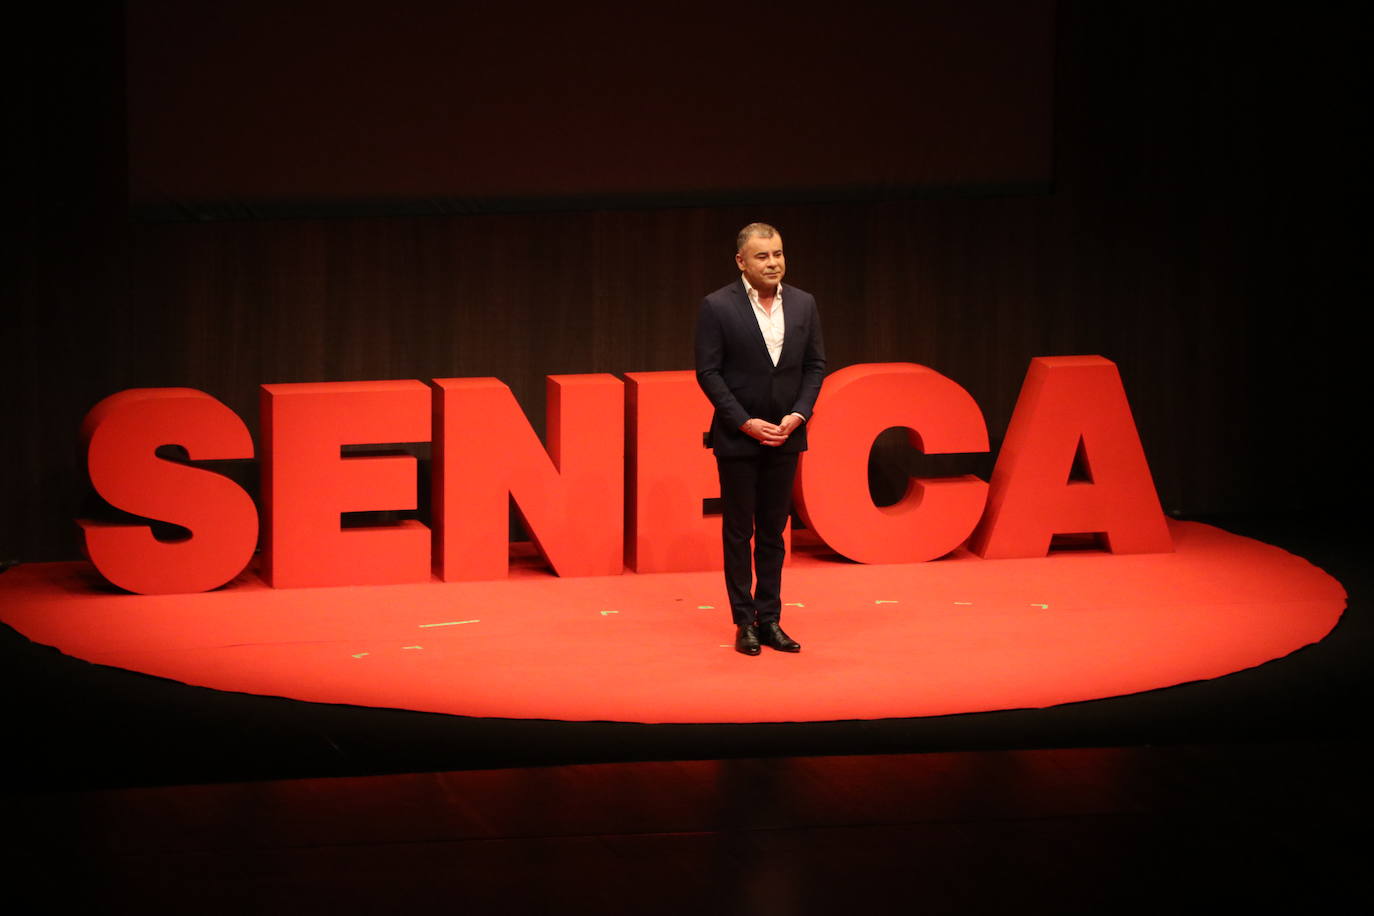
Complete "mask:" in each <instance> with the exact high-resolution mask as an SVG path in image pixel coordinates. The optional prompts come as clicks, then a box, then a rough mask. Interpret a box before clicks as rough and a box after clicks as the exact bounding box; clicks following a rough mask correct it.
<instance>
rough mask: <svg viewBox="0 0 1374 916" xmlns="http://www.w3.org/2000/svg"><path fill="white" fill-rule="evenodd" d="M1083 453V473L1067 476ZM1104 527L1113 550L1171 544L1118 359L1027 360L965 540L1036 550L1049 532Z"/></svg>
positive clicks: (983, 549) (997, 550)
mask: <svg viewBox="0 0 1374 916" xmlns="http://www.w3.org/2000/svg"><path fill="white" fill-rule="evenodd" d="M1076 454H1081V456H1082V459H1083V463H1084V464H1085V465H1086V471H1087V474H1088V477H1089V478H1090V479H1088V480H1070V479H1069V478H1070V474H1071V472H1072V469H1073V464H1074V456H1075V455H1076ZM1084 533H1094V534H1101V535H1103V536H1104V538H1105V540H1106V544H1107V547H1108V549H1109V550H1111V552H1112V553H1167V552H1169V551H1171V550H1173V549H1174V548H1173V542H1172V541H1171V540H1170V538H1169V529H1168V527H1167V526H1166V525H1165V523H1164V513H1163V511H1162V510H1161V509H1160V506H1159V497H1158V496H1157V495H1156V494H1155V487H1154V481H1153V480H1151V479H1150V468H1149V465H1148V464H1147V463H1146V461H1145V452H1144V450H1143V449H1142V448H1141V447H1140V437H1139V435H1138V434H1137V433H1136V428H1135V421H1134V420H1133V419H1132V418H1131V408H1130V405H1128V404H1127V403H1126V391H1125V389H1124V388H1123V387H1122V385H1121V376H1120V374H1119V373H1118V372H1117V370H1116V364H1115V363H1113V362H1112V361H1110V360H1108V359H1104V358H1102V357H1101V356H1040V357H1036V358H1035V359H1033V360H1031V364H1030V370H1029V371H1028V372H1027V373H1026V381H1025V384H1023V385H1022V386H1021V395H1020V397H1019V398H1018V399H1017V401H1016V410H1015V411H1014V412H1013V413H1012V417H1011V424H1010V425H1009V426H1008V428H1007V438H1006V440H1005V442H1003V444H1002V450H1001V452H1000V453H999V454H998V455H997V467H996V469H995V470H994V471H993V473H992V484H991V490H990V491H989V493H988V509H987V512H986V514H985V515H984V516H983V521H982V523H981V524H979V526H978V530H977V531H976V532H975V533H974V536H973V538H972V539H970V541H969V546H970V548H972V549H973V550H974V551H975V552H977V553H979V554H982V555H983V556H985V557H990V558H991V557H1042V556H1044V555H1045V554H1046V553H1047V552H1048V551H1049V547H1050V538H1051V537H1052V536H1053V535H1055V534H1084Z"/></svg>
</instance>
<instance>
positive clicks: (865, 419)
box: [797, 363, 988, 563]
mask: <svg viewBox="0 0 1374 916" xmlns="http://www.w3.org/2000/svg"><path fill="white" fill-rule="evenodd" d="M893 426H898V427H906V430H907V435H908V436H909V437H910V441H911V444H912V445H913V446H914V447H915V448H917V449H918V450H920V451H921V452H923V453H925V454H927V455H943V454H951V453H956V452H986V451H987V450H988V432H987V426H986V425H985V424H984V422H983V413H982V411H981V410H979V409H978V405H977V404H976V403H975V402H974V400H973V398H972V396H970V395H969V393H968V392H967V391H965V390H964V389H963V388H962V387H960V386H959V385H958V384H957V383H955V382H953V381H951V380H950V379H948V378H946V377H945V376H943V375H941V374H940V373H938V372H936V371H935V370H934V369H928V368H926V367H925V366H918V365H915V364H913V363H871V364H867V365H860V366H850V367H848V368H846V369H841V370H839V371H838V372H834V373H832V374H831V375H829V376H828V377H827V378H826V380H825V386H824V387H823V388H822V389H821V395H820V397H819V398H818V399H817V401H816V413H815V416H813V417H812V418H811V421H810V423H809V429H808V430H807V443H808V445H809V447H810V451H808V452H806V453H804V454H803V455H802V460H801V468H800V469H799V471H798V473H797V508H798V509H799V511H800V512H801V516H802V518H803V519H804V520H805V521H806V524H807V527H809V528H811V529H813V530H814V531H815V532H816V535H817V536H818V537H820V539H821V540H822V541H824V542H825V543H826V545H828V546H829V547H830V548H831V549H832V550H834V551H835V552H836V553H839V554H842V555H844V556H846V557H848V558H849V559H851V560H857V561H858V562H860V563H919V562H923V561H925V560H933V559H935V558H936V557H941V556H944V555H945V554H947V553H949V552H950V551H951V550H953V549H954V548H955V547H958V546H959V545H960V544H962V543H963V542H964V539H965V538H967V537H968V536H969V532H971V531H973V528H974V526H975V525H976V524H978V519H979V517H980V516H981V515H982V512H983V503H984V500H985V498H986V496H987V486H988V485H987V484H986V483H984V482H983V481H981V480H979V479H978V478H977V477H974V476H973V475H971V474H965V475H964V476H962V477H938V478H935V477H933V478H912V479H911V482H910V483H909V484H908V486H907V492H906V495H905V496H904V497H903V498H902V499H901V500H900V501H898V502H897V503H896V504H895V505H891V506H875V505H874V504H873V499H872V497H871V496H870V495H869V492H868V454H869V452H870V451H871V450H872V448H873V440H874V439H876V438H877V437H878V434H879V433H881V432H882V431H883V430H885V429H888V428H889V427H893Z"/></svg>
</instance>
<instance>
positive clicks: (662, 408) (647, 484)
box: [625, 371, 723, 573]
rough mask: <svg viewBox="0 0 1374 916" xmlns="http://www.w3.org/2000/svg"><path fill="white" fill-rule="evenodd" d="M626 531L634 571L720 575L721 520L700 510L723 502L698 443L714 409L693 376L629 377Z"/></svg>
mask: <svg viewBox="0 0 1374 916" xmlns="http://www.w3.org/2000/svg"><path fill="white" fill-rule="evenodd" d="M625 378H626V380H627V381H628V382H629V395H628V400H627V405H628V414H629V424H630V453H629V456H628V467H627V469H626V470H627V474H628V476H629V479H630V491H629V492H630V513H629V515H630V531H629V536H628V538H627V539H626V545H625V555H626V560H627V562H628V563H629V565H630V568H631V569H633V570H634V571H635V572H641V573H649V572H692V571H695V570H704V569H720V568H721V564H722V562H723V560H722V554H721V546H720V519H719V517H717V516H708V515H706V514H704V513H703V511H702V503H703V500H706V499H714V498H716V497H718V496H720V482H719V480H718V479H717V477H716V461H715V458H714V457H713V456H712V454H711V450H710V449H708V448H707V447H706V446H705V444H704V443H703V442H702V436H703V435H705V433H706V430H708V429H710V428H711V412H712V408H711V402H710V401H709V400H708V399H707V398H706V395H705V394H703V393H702V390H701V387H700V386H699V385H698V384H697V377H696V373H695V372H689V371H679V372H630V373H626V375H625Z"/></svg>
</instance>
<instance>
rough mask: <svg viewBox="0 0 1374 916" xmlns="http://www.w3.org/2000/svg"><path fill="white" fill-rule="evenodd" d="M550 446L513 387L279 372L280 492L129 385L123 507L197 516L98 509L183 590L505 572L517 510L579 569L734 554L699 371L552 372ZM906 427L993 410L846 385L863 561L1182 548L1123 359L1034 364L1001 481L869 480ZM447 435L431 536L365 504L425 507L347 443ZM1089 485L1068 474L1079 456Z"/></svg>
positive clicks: (848, 535)
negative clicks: (1095, 546) (253, 577)
mask: <svg viewBox="0 0 1374 916" xmlns="http://www.w3.org/2000/svg"><path fill="white" fill-rule="evenodd" d="M547 386H548V403H547V440H548V442H547V448H546V447H545V445H544V443H541V442H540V441H539V438H538V436H537V435H536V434H535V432H534V430H533V429H532V427H531V426H530V424H529V422H528V420H527V419H526V417H525V414H524V413H523V411H522V410H521V409H520V406H519V404H517V402H516V400H515V398H514V396H513V395H512V394H511V391H510V389H509V388H507V387H506V386H505V385H504V384H503V383H502V382H500V381H499V380H497V379H493V378H454V379H435V380H434V381H433V382H431V383H429V384H426V383H424V382H420V381H418V380H413V379H409V380H395V381H376V382H329V383H305V384H274V385H263V386H262V387H261V392H260V397H261V422H262V429H261V442H262V454H261V462H262V464H261V480H262V486H261V491H262V492H261V505H260V506H259V505H256V504H255V503H254V502H253V499H252V498H251V497H250V496H249V494H248V493H247V491H245V490H244V489H243V488H242V487H240V486H239V485H238V484H237V483H235V482H234V481H232V480H230V479H229V478H227V477H225V476H223V475H221V474H217V473H215V472H214V471H211V470H208V469H205V468H200V467H195V466H192V465H187V464H183V463H179V462H174V461H169V460H166V459H163V458H161V457H159V456H158V455H157V454H156V451H157V449H158V448H160V447H162V446H164V445H179V446H181V447H183V448H184V449H185V450H186V452H187V454H188V455H189V457H190V458H191V459H192V460H207V461H208V460H225V459H248V458H253V457H254V446H253V439H252V437H251V435H250V434H249V432H248V429H247V427H246V426H245V424H244V422H243V420H242V419H241V418H240V417H239V416H238V415H237V414H235V413H234V412H233V411H232V410H230V409H229V408H228V407H226V406H225V405H224V404H223V403H221V402H220V401H218V400H216V399H215V398H213V397H211V396H210V395H208V394H205V393H203V392H200V391H195V390H192V389H187V388H145V389H132V390H129V391H122V392H119V393H118V394H114V395H111V396H110V397H108V398H106V399H104V400H103V401H101V402H100V403H99V404H97V405H96V406H95V407H94V408H92V409H91V412H90V413H89V414H88V415H87V417H86V420H85V422H84V424H83V429H82V431H83V435H84V437H85V441H86V449H87V467H88V469H89V472H90V477H91V482H92V484H93V485H94V486H95V488H96V490H97V492H99V493H100V495H101V496H102V497H103V498H104V499H105V500H107V501H108V502H109V503H110V504H111V505H113V506H115V507H116V508H119V509H122V510H124V511H127V512H130V513H133V514H135V515H138V516H142V517H144V518H147V519H155V520H160V521H165V522H171V523H174V524H177V525H180V526H182V527H184V528H186V529H187V530H189V532H190V535H189V536H188V537H185V538H182V539H180V540H173V541H166V540H159V539H157V538H155V537H154V536H153V533H152V530H151V528H150V527H149V526H148V525H146V524H137V523H134V524H130V523H111V522H100V521H91V520H80V521H79V524H80V526H81V528H82V531H83V535H84V541H85V548H86V552H87V554H88V556H89V557H90V559H91V561H92V562H93V563H94V564H95V567H96V568H97V569H98V570H99V571H100V573H101V574H102V575H104V576H105V577H106V578H107V579H108V580H109V581H110V582H112V583H114V584H115V585H117V586H119V587H121V588H124V589H127V590H129V591H131V592H138V593H143V594H164V593H176V592H198V591H206V590H209V589H213V588H217V587H219V586H221V585H223V584H225V583H226V582H228V581H230V580H231V579H233V578H234V577H235V576H237V575H239V574H240V573H241V572H243V570H244V569H245V568H246V567H247V566H248V564H249V562H250V561H251V560H252V556H253V553H254V551H255V550H256V549H257V548H258V542H259V535H260V534H261V541H262V545H261V557H260V562H259V572H260V574H261V576H262V578H263V579H264V580H265V581H266V582H267V583H268V584H269V585H272V586H275V587H279V588H284V587H300V586H346V585H377V584H394V583H404V582H425V581H430V580H431V579H432V578H433V577H434V576H435V575H436V574H437V576H438V577H439V578H440V579H441V580H443V581H449V582H451V581H461V580H474V579H494V578H501V577H503V576H505V575H506V574H507V568H508V564H509V558H510V544H509V539H510V532H509V506H510V503H511V502H512V501H513V502H514V504H515V507H516V509H517V510H518V511H519V513H520V516H521V518H522V519H523V521H524V523H525V527H526V528H527V529H528V531H529V533H530V536H531V539H532V540H533V541H534V543H535V546H536V547H537V548H538V550H539V552H540V553H541V554H542V555H543V557H544V558H545V560H546V561H547V562H548V565H549V566H550V567H551V568H552V569H553V571H554V572H556V573H557V574H558V575H560V576H605V575H619V574H621V573H622V572H624V570H625V569H626V568H627V567H628V568H629V569H630V570H633V571H635V572H639V573H647V572H681V571H690V570H701V569H711V568H717V567H718V566H719V564H720V523H719V520H718V519H717V518H716V517H714V516H711V515H708V514H706V513H705V512H704V510H703V500H705V499H709V498H712V497H715V496H717V495H719V494H718V491H717V481H716V474H715V465H714V461H713V459H712V457H711V453H710V452H709V451H708V450H707V449H706V448H704V447H703V445H702V431H703V430H705V429H706V428H707V427H708V426H709V425H710V418H711V405H710V402H708V401H707V400H706V398H705V396H704V395H703V394H702V393H701V391H700V389H699V388H698V387H697V384H696V378H695V375H694V373H692V372H638V373H627V374H626V375H625V377H624V379H621V378H618V377H616V376H613V375H608V374H591V375H557V376H549V377H548V379H547ZM891 427H902V428H905V429H907V430H908V431H909V435H910V441H911V442H912V444H913V445H914V446H915V447H916V448H917V449H919V450H920V451H922V452H924V453H926V454H952V453H970V452H986V451H988V447H989V446H988V435H987V427H986V424H985V422H984V420H983V414H982V411H981V410H980V409H979V408H978V405H977V404H976V403H975V402H974V400H973V398H972V396H970V395H969V393H968V392H967V391H966V390H964V388H962V387H961V386H960V385H958V384H957V383H956V382H954V381H952V380H951V379H949V378H947V377H945V376H943V375H941V374H940V373H938V372H936V371H934V370H933V369H929V368H927V367H924V366H919V365H915V364H911V363H874V364H866V365H857V366H850V367H848V368H845V369H841V370H839V371H837V372H834V373H832V374H831V375H830V376H828V377H827V378H826V380H825V385H824V387H823V389H822V391H821V395H820V398H819V400H818V401H817V403H816V409H815V415H814V416H813V417H812V419H811V421H810V425H809V428H808V438H809V443H810V450H809V451H808V452H806V453H805V455H804V456H803V458H802V462H801V466H800V469H799V471H798V474H797V484H796V503H797V508H798V510H799V512H800V514H801V517H802V518H803V520H804V521H805V523H806V525H807V527H808V528H810V529H812V530H813V531H814V532H815V534H816V535H817V537H819V538H820V540H822V541H823V542H824V543H825V544H826V545H827V546H828V547H829V548H830V549H832V550H834V551H835V552H837V553H839V554H841V555H842V556H845V557H847V558H849V559H851V560H855V561H857V562H861V563H917V562H923V561H926V560H933V559H936V558H938V557H941V556H944V555H945V554H947V553H949V552H950V551H952V550H954V549H955V548H956V547H959V546H960V545H963V544H967V546H968V547H969V549H970V550H972V551H973V552H974V553H976V554H978V555H979V556H982V557H988V558H1000V557H1037V556H1044V555H1045V554H1046V552H1047V551H1048V550H1049V546H1050V539H1051V537H1052V536H1053V535H1055V534H1061V533H1087V532H1092V533H1096V534H1099V535H1101V537H1102V541H1103V544H1104V546H1105V547H1106V548H1107V549H1108V550H1110V551H1111V552H1113V553H1151V552H1166V551H1169V550H1172V544H1171V542H1170V539H1169V534H1168V530H1167V528H1166V525H1165V520H1164V515H1163V512H1162V511H1161V509H1160V505H1159V500H1158V497H1157V496H1156V494H1155V489H1154V484H1153V482H1152V480H1151V478H1150V470H1149V467H1148V465H1147V463H1146V460H1145V455H1144V452H1143V451H1142V449H1141V446H1140V439H1139V436H1138V434H1137V432H1136V428H1135V423H1134V421H1133V419H1132V417H1131V411H1130V407H1129V405H1128V403H1127V400H1126V395H1125V391H1124V389H1123V388H1122V384H1121V378H1120V375H1119V374H1118V372H1117V369H1116V366H1115V365H1114V364H1113V363H1112V362H1111V361H1109V360H1107V359H1104V358H1102V357H1100V356H1056V357H1038V358H1036V359H1034V360H1032V361H1031V365H1030V369H1029V372H1028V373H1027V376H1026V380H1025V383H1024V385H1023V387H1022V389H1021V394H1020V397H1019V399H1018V401H1017V404H1016V409H1015V412H1014V413H1013V416H1012V419H1011V423H1010V426H1009V427H1008V430H1007V435H1006V437H1005V440H1004V442H1003V446H1002V449H1001V451H1000V452H999V453H998V456H997V462H996V466H995V469H994V471H993V474H992V479H991V480H990V481H983V480H980V479H979V478H977V477H975V476H972V475H964V476H960V477H945V478H912V479H911V481H910V484H909V486H908V488H907V491H906V494H905V496H904V497H903V498H902V499H901V500H899V501H898V502H897V503H896V504H894V505H890V506H877V505H875V504H874V503H873V500H872V498H871V496H870V494H869V489H868V458H869V452H870V450H871V448H872V444H873V441H874V440H875V439H876V438H877V436H878V435H879V434H880V433H881V432H882V431H883V430H886V429H888V428H891ZM427 440H428V441H432V443H433V447H432V455H433V462H432V473H433V479H432V481H431V487H430V490H431V493H432V506H431V518H432V528H431V527H427V526H425V525H424V524H422V523H421V522H419V521H415V520H404V521H400V522H397V523H395V524H391V525H384V526H374V527H365V528H356V527H349V528H344V527H343V526H342V525H341V520H340V515H341V513H346V512H360V511H376V510H402V511H405V510H414V509H416V508H417V501H418V496H417V494H418V491H419V488H418V486H417V483H418V481H417V474H418V471H419V464H418V462H417V460H416V459H415V458H414V457H413V456H411V455H409V454H404V453H400V454H397V453H390V454H388V453H374V454H367V453H363V454H358V453H345V452H344V451H343V449H344V447H345V446H357V445H367V444H370V443H396V442H423V441H427ZM1076 456H1077V457H1078V459H1079V461H1080V464H1081V465H1085V466H1086V468H1085V469H1086V474H1083V475H1079V476H1081V477H1083V478H1084V479H1070V478H1071V473H1070V471H1071V468H1072V467H1073V466H1074V463H1075V457H1076Z"/></svg>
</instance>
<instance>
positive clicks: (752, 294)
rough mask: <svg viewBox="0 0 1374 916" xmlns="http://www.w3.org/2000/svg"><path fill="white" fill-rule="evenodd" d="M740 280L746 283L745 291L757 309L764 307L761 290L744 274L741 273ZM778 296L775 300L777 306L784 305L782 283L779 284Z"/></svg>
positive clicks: (750, 302)
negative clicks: (760, 297) (760, 299)
mask: <svg viewBox="0 0 1374 916" xmlns="http://www.w3.org/2000/svg"><path fill="white" fill-rule="evenodd" d="M739 279H740V282H741V283H743V284H744V293H745V295H746V296H748V297H749V304H750V305H752V306H753V307H754V308H756V309H762V308H763V303H761V302H759V291H758V290H756V289H754V287H753V286H752V285H751V284H750V283H749V279H748V278H747V277H745V276H744V274H740V275H739ZM776 295H777V298H776V299H774V300H773V304H774V305H775V306H778V305H782V284H781V283H779V284H778V291H777V294H776Z"/></svg>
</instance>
